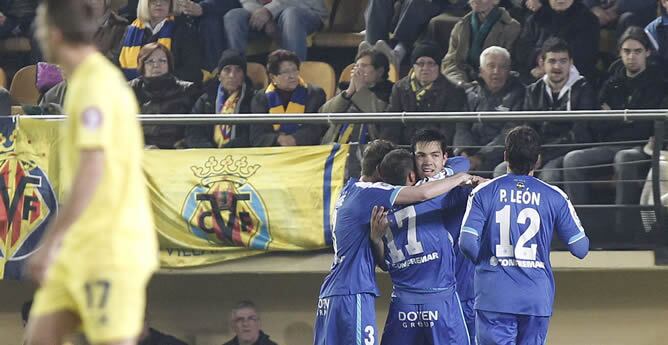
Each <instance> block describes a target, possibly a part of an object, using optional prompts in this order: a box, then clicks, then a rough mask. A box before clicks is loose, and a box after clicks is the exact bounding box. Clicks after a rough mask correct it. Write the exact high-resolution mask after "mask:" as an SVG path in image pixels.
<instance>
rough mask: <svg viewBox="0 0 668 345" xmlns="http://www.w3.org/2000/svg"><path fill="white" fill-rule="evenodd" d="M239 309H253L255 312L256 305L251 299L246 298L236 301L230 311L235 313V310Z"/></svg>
mask: <svg viewBox="0 0 668 345" xmlns="http://www.w3.org/2000/svg"><path fill="white" fill-rule="evenodd" d="M241 309H253V310H255V312H257V307H256V306H255V303H253V301H251V300H247V299H245V300H243V301H239V302H237V304H236V305H235V306H234V308H232V313H235V312H237V311H238V310H241Z"/></svg>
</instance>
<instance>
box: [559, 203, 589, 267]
mask: <svg viewBox="0 0 668 345" xmlns="http://www.w3.org/2000/svg"><path fill="white" fill-rule="evenodd" d="M562 200H563V201H562V203H561V205H560V207H559V209H558V210H556V211H557V212H556V214H557V217H558V218H557V221H556V223H555V225H556V231H557V235H558V236H559V239H561V241H562V242H564V243H565V244H566V245H568V249H569V250H570V252H571V253H572V254H573V255H575V256H576V257H578V258H580V259H582V258H584V257H585V256H587V253H588V252H589V239H588V238H587V235H586V234H585V231H584V228H583V227H582V223H580V218H578V215H577V213H576V212H575V208H573V204H571V201H570V200H568V198H567V197H566V196H565V195H562ZM578 242H582V243H578Z"/></svg>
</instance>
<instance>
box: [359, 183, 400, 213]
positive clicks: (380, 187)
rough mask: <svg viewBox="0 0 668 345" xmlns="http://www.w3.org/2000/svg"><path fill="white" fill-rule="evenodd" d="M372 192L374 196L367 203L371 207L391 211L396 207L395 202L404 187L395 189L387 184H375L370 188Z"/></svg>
mask: <svg viewBox="0 0 668 345" xmlns="http://www.w3.org/2000/svg"><path fill="white" fill-rule="evenodd" d="M368 188H370V190H371V191H372V194H371V195H372V196H370V198H369V199H370V200H369V202H368V203H367V204H368V205H370V206H371V207H373V206H383V207H384V208H385V209H390V208H392V206H394V202H395V201H396V200H397V196H398V195H399V192H400V191H401V189H403V188H404V187H395V186H392V185H388V184H385V183H378V184H374V185H373V186H372V187H368Z"/></svg>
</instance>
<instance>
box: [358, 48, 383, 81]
mask: <svg viewBox="0 0 668 345" xmlns="http://www.w3.org/2000/svg"><path fill="white" fill-rule="evenodd" d="M365 56H368V57H370V58H371V65H373V68H374V69H379V68H383V70H384V72H383V75H382V77H381V78H382V79H383V80H387V78H388V76H389V72H390V60H389V59H388V58H387V55H385V54H383V53H381V52H379V51H377V50H375V49H369V50H362V51H361V52H359V54H357V56H356V57H355V62H357V60H359V59H361V58H363V57H365Z"/></svg>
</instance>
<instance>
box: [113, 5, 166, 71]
mask: <svg viewBox="0 0 668 345" xmlns="http://www.w3.org/2000/svg"><path fill="white" fill-rule="evenodd" d="M174 26H175V25H174V17H168V18H167V20H165V24H164V25H163V26H162V28H161V29H160V31H158V33H157V34H155V35H153V36H154V37H156V38H157V39H158V40H157V41H158V43H160V44H162V45H164V46H165V47H167V49H169V50H171V49H172V37H173V35H174ZM146 29H147V27H146V24H144V22H142V21H141V20H140V19H135V21H134V22H132V24H130V26H128V31H127V32H126V33H125V37H124V38H123V47H122V48H121V55H120V57H119V58H118V61H119V62H120V64H121V68H122V69H123V73H124V74H125V78H126V79H127V80H132V79H134V78H137V77H139V71H138V70H137V58H138V57H139V51H140V50H141V47H142V46H143V45H144V33H145V30H146Z"/></svg>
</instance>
